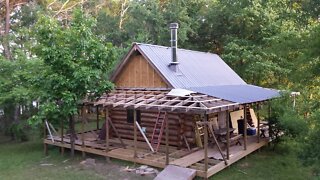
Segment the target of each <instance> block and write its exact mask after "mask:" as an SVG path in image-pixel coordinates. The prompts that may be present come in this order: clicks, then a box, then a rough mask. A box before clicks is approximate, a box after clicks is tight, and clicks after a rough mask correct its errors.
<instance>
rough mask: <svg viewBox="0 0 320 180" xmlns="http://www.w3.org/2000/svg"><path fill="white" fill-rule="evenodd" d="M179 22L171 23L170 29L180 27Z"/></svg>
mask: <svg viewBox="0 0 320 180" xmlns="http://www.w3.org/2000/svg"><path fill="white" fill-rule="evenodd" d="M178 28H179V24H178V23H170V29H178Z"/></svg>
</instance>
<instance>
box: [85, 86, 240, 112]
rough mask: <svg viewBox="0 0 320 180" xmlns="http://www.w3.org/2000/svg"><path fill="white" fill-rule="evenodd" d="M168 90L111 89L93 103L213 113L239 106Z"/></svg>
mask: <svg viewBox="0 0 320 180" xmlns="http://www.w3.org/2000/svg"><path fill="white" fill-rule="evenodd" d="M168 92H169V90H132V89H128V90H124V89H120V90H113V91H111V92H108V93H105V94H104V95H102V96H101V97H100V98H99V99H98V100H97V101H96V102H86V103H89V104H90V103H91V104H94V105H102V106H111V107H113V108H116V107H120V108H134V109H153V110H164V111H174V112H187V113H189V112H190V113H207V114H209V113H214V112H219V111H224V110H232V109H236V108H239V106H240V105H239V104H238V103H234V102H230V101H227V100H223V99H219V98H216V97H212V96H208V95H205V94H201V93H192V94H190V95H187V96H171V95H167V94H168Z"/></svg>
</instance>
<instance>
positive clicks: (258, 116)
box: [257, 103, 260, 143]
mask: <svg viewBox="0 0 320 180" xmlns="http://www.w3.org/2000/svg"><path fill="white" fill-rule="evenodd" d="M259 111H260V104H259V103H258V104H257V119H258V123H257V126H258V127H257V128H258V133H257V135H258V143H260V113H259Z"/></svg>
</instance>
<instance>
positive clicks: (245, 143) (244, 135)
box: [243, 104, 248, 150]
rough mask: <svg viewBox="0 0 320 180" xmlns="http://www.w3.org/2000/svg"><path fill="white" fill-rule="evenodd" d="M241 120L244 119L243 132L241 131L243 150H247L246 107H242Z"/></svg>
mask: <svg viewBox="0 0 320 180" xmlns="http://www.w3.org/2000/svg"><path fill="white" fill-rule="evenodd" d="M243 118H244V126H243V128H244V130H243V148H244V150H247V123H248V122H247V105H246V104H245V105H244V110H243Z"/></svg>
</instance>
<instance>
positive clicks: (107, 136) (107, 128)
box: [105, 108, 110, 162]
mask: <svg viewBox="0 0 320 180" xmlns="http://www.w3.org/2000/svg"><path fill="white" fill-rule="evenodd" d="M105 111H106V112H105V113H106V117H105V123H106V153H108V152H109V146H110V144H109V143H110V142H109V133H110V131H109V121H108V118H109V109H108V108H106V109H105ZM106 160H107V162H109V161H110V158H109V157H108V156H106Z"/></svg>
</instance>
